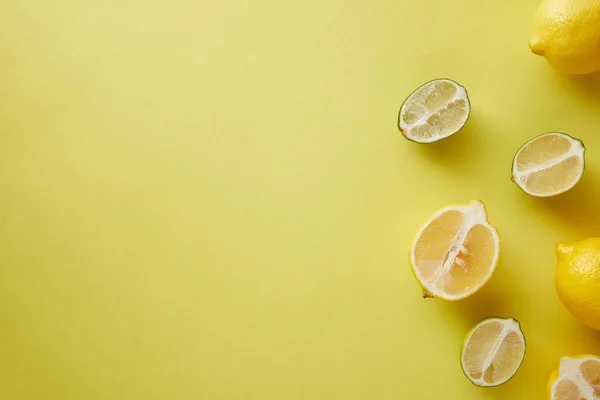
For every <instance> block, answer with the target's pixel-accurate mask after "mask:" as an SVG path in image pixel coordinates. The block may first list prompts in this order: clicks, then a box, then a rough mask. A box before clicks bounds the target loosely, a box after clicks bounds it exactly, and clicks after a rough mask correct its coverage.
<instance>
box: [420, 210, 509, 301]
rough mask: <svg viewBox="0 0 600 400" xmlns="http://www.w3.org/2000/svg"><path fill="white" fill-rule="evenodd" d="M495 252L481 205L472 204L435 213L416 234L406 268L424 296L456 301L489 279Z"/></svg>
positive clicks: (497, 248) (495, 238)
mask: <svg viewBox="0 0 600 400" xmlns="http://www.w3.org/2000/svg"><path fill="white" fill-rule="evenodd" d="M499 251H500V240H499V238H498V233H497V232H496V229H495V228H494V227H493V226H491V225H490V224H489V223H488V221H487V214H486V211H485V207H484V205H483V203H482V202H480V201H473V202H471V203H470V204H468V205H466V206H450V207H446V208H443V209H441V210H439V211H438V212H437V213H435V214H434V215H433V216H432V217H431V218H430V219H429V221H427V223H426V224H425V225H424V226H423V227H422V228H421V230H420V231H419V233H418V234H417V237H416V239H415V242H414V244H413V246H412V250H411V254H410V264H411V267H412V270H413V273H414V275H415V277H416V279H417V280H418V281H419V283H420V284H421V287H422V288H423V292H424V294H425V296H428V297H437V298H441V299H444V300H460V299H463V298H465V297H468V296H470V295H472V294H473V293H475V292H476V291H477V290H479V289H480V288H481V287H482V286H483V285H484V284H485V283H486V282H487V281H488V280H489V279H490V278H491V276H492V274H493V273H494V270H495V269H496V264H497V262H498V255H499Z"/></svg>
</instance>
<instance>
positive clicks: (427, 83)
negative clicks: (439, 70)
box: [397, 78, 471, 144]
mask: <svg viewBox="0 0 600 400" xmlns="http://www.w3.org/2000/svg"><path fill="white" fill-rule="evenodd" d="M436 81H449V82H452V83H454V84H455V85H457V86H459V87H461V88H463V89H464V90H465V94H466V96H467V104H468V106H469V108H468V111H467V118H465V122H464V123H463V124H462V125H461V126H460V127H458V129H456V130H455V131H454V132H452V133H451V134H449V135H446V136H443V137H441V138H439V139H436V140H432V141H431V142H419V141H418V140H415V139H412V138H410V137H408V135H407V134H406V132H404V130H403V129H402V127H401V122H402V109H403V108H404V105H405V104H406V102H407V101H408V100H409V99H410V98H411V97H412V96H413V94H415V93H416V92H418V91H419V90H420V89H422V88H423V87H425V86H427V85H429V84H431V83H433V82H436ZM470 117H471V99H470V98H469V92H468V91H467V89H466V88H465V87H464V86H462V85H461V84H460V83H458V82H456V81H455V80H452V79H448V78H437V79H432V80H430V81H428V82H425V83H424V84H422V85H421V86H419V87H418V88H416V89H415V90H413V91H412V92H411V93H410V94H409V95H408V97H407V98H406V99H404V101H403V102H402V105H401V106H400V110H399V111H398V121H397V127H398V130H399V131H400V133H401V134H402V136H404V137H405V138H406V140H408V141H410V142H413V143H418V144H431V143H437V142H439V141H441V140H444V139H447V138H449V137H451V136H454V135H455V134H456V133H457V132H459V131H460V130H461V129H462V128H464V127H465V125H466V124H467V122H468V121H469V118H470Z"/></svg>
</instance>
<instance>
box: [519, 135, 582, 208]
mask: <svg viewBox="0 0 600 400" xmlns="http://www.w3.org/2000/svg"><path fill="white" fill-rule="evenodd" d="M584 155H585V147H584V146H583V143H582V142H581V141H580V140H577V139H574V138H572V137H570V136H568V135H565V134H564V133H547V134H545V135H542V136H539V137H537V138H535V139H533V140H530V141H529V142H527V143H525V145H524V146H523V147H521V149H520V150H519V151H518V152H517V155H516V156H515V159H514V162H513V177H512V179H513V181H514V182H515V183H516V184H517V185H518V186H519V187H520V188H521V189H523V190H524V191H525V192H526V193H528V194H530V195H532V196H537V197H549V196H555V195H557V194H560V193H564V192H566V191H567V190H569V189H571V188H572V187H573V186H575V184H576V183H577V182H579V180H580V179H581V176H582V175H583V170H584V166H585V161H584Z"/></svg>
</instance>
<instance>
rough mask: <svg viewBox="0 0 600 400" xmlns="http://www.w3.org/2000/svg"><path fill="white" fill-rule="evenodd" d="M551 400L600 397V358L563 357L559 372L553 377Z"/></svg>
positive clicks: (589, 399)
mask: <svg viewBox="0 0 600 400" xmlns="http://www.w3.org/2000/svg"><path fill="white" fill-rule="evenodd" d="M550 385H551V386H550V400H582V399H583V400H596V399H598V398H600V358H598V357H596V356H579V357H574V358H571V357H563V358H561V360H560V367H559V369H558V374H555V375H554V376H552V377H551V381H550Z"/></svg>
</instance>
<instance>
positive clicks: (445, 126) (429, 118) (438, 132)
mask: <svg viewBox="0 0 600 400" xmlns="http://www.w3.org/2000/svg"><path fill="white" fill-rule="evenodd" d="M470 112H471V106H470V104H469V97H468V96H467V90H466V89H465V88H464V87H462V86H460V85H459V84H458V83H456V82H454V81H451V80H449V79H438V80H435V81H431V82H428V83H426V84H424V85H423V86H421V87H420V88H418V89H417V90H415V91H414V92H413V93H412V94H411V95H410V96H409V97H408V98H407V99H406V101H405V102H404V104H402V107H401V109H400V114H399V116H398V128H399V129H400V132H402V134H403V135H404V136H405V137H406V138H407V139H409V140H412V141H414V142H417V143H432V142H437V141H438V140H441V139H444V138H447V137H448V136H451V135H453V134H455V133H456V132H458V131H459V130H460V129H461V128H462V127H463V126H464V125H465V124H466V123H467V119H468V118H469V114H470Z"/></svg>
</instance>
